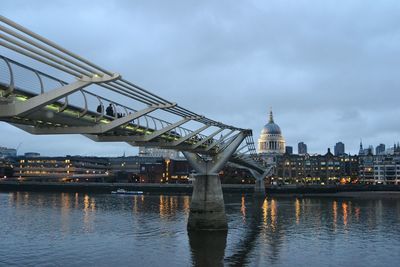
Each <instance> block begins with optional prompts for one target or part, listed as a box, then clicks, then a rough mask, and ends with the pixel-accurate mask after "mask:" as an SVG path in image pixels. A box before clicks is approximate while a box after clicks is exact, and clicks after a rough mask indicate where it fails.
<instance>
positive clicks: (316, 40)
mask: <svg viewBox="0 0 400 267" xmlns="http://www.w3.org/2000/svg"><path fill="white" fill-rule="evenodd" d="M96 3H97V2H96ZM333 3H334V2H324V3H313V4H308V5H307V4H305V3H302V4H296V3H293V4H292V5H290V7H289V6H288V5H285V4H284V3H283V4H280V3H268V5H265V6H264V5H263V4H262V3H258V2H252V3H248V4H246V5H243V4H240V3H234V4H233V3H230V4H229V5H228V4H227V3H224V2H221V3H214V2H203V3H197V4H196V5H192V4H193V3H189V2H188V3H180V2H179V3H178V2H169V3H168V4H165V5H164V6H163V4H162V3H161V4H160V3H158V4H157V6H155V5H154V3H153V2H151V1H149V2H146V3H137V4H135V5H132V4H130V3H128V2H112V1H110V2H103V4H102V5H98V4H96V5H94V4H93V3H91V2H85V3H82V4H80V5H81V6H80V7H81V10H91V13H88V12H76V5H75V4H74V3H64V2H57V1H55V2H51V1H39V2H37V3H36V4H35V6H33V5H32V4H30V3H28V2H23V1H4V3H2V10H3V12H4V13H5V14H7V16H8V17H10V18H11V19H13V20H15V21H17V22H18V23H20V24H23V25H25V26H27V27H29V28H32V29H33V30H35V31H37V32H38V33H40V34H42V35H44V36H45V37H48V38H50V39H53V40H55V41H56V42H58V43H60V44H61V45H62V46H65V47H67V48H69V49H70V50H72V51H74V52H77V53H78V54H81V55H85V56H87V57H88V58H89V59H90V60H93V61H94V62H95V63H98V64H100V65H102V66H107V67H109V68H110V69H112V70H115V71H117V72H121V73H122V74H123V75H124V76H126V77H128V78H129V79H131V80H133V81H136V82H137V83H138V84H140V85H142V86H143V87H145V88H148V89H149V90H151V91H153V92H155V93H157V94H160V95H161V96H163V97H166V98H168V99H170V100H173V101H176V102H178V103H179V104H181V105H182V106H184V107H190V108H191V109H193V110H194V111H196V112H199V113H201V114H204V115H207V116H209V117H212V118H215V119H216V120H218V121H223V122H225V123H227V124H232V125H235V126H239V127H245V128H251V129H253V133H254V139H255V141H256V139H257V138H258V137H259V134H260V131H261V129H262V126H263V125H264V124H265V123H266V122H267V115H268V109H269V108H267V107H269V106H272V107H273V108H274V112H275V119H276V121H277V123H278V124H279V125H280V126H281V128H282V132H283V135H284V136H285V139H286V141H287V144H288V145H291V146H296V144H297V143H298V142H300V141H303V142H304V143H306V144H307V145H308V150H309V152H311V153H313V152H315V153H321V154H322V153H324V152H326V149H327V147H330V148H331V149H332V148H333V146H334V144H335V143H336V142H338V141H342V142H343V143H345V144H346V150H347V152H349V153H351V154H356V153H357V152H358V144H359V140H360V138H363V143H364V144H365V145H366V146H368V145H369V144H372V145H374V147H375V146H376V145H378V144H379V143H384V144H386V145H391V144H393V143H394V142H395V141H396V139H397V138H396V136H397V135H398V131H399V128H398V126H397V125H396V121H395V119H396V118H395V116H393V114H395V113H396V111H398V109H399V108H398V107H397V103H396V99H397V97H398V92H397V91H396V87H395V85H396V84H397V83H398V82H399V80H398V79H399V78H398V77H397V74H396V73H395V69H396V68H395V66H396V64H397V63H398V62H397V59H396V58H394V57H393V56H392V55H393V54H396V52H397V50H398V49H399V48H398V46H396V45H395V44H396V40H397V39H398V34H397V28H396V27H395V25H394V24H393V21H394V20H395V19H396V16H397V15H396V14H397V13H398V11H399V9H400V5H399V4H397V3H396V2H387V4H385V5H365V2H364V1H362V2H361V1H356V2H352V3H351V4H350V3H345V4H343V5H344V6H345V7H346V8H345V9H346V11H344V9H342V8H341V7H339V6H337V5H334V4H333ZM372 3H373V2H372ZM156 7H157V8H156ZM227 7H228V8H227ZM360 9H361V10H362V12H359V10H360ZM64 13H69V14H71V16H72V17H71V19H70V20H69V21H68V22H63V21H62V20H59V19H55V18H59V17H62V15H63V14H64ZM40 14H46V16H42V15H40ZM104 17H106V18H107V19H103V18H104ZM356 17H357V20H356V19H355V18H356ZM298 19H300V20H298ZM49 21H56V23H57V24H56V25H57V26H56V27H54V25H55V24H54V23H49ZM316 22H318V23H316ZM349 22H350V23H349ZM160 25H163V26H162V27H160ZM304 28H307V29H310V31H307V32H305V31H304ZM260 29H262V31H261V32H260ZM383 29H384V31H383ZM382 32H384V33H385V34H383V33H382ZM105 33H106V34H105ZM110 36H111V37H112V38H110ZM348 37H352V38H348ZM114 40H118V41H117V42H114ZM160 40H161V42H160ZM0 51H1V52H2V53H3V51H4V50H0ZM6 55H7V54H6ZM23 60H25V59H23ZM25 62H26V61H25ZM196 91H202V92H203V94H204V96H205V97H203V98H200V99H199V98H198V96H197V95H195V94H194V93H193V92H196ZM210 96H211V97H210ZM217 103H218V104H217ZM205 106H206V107H207V108H204V107H205ZM250 118H251V119H250ZM0 125H1V126H0V127H1V130H2V135H3V137H4V138H7V139H6V140H7V143H4V144H2V145H3V146H7V147H16V146H18V144H19V143H20V142H23V144H22V146H21V148H20V151H21V152H29V151H38V150H41V151H43V154H48V155H65V154H72V155H75V154H82V155H85V154H87V155H93V154H96V155H111V156H113V155H121V154H122V153H123V151H125V152H126V154H127V155H133V154H137V149H132V148H131V147H130V146H129V145H126V144H123V143H102V144H98V143H95V142H92V141H90V140H89V139H87V138H85V137H83V136H33V135H29V134H27V133H23V132H22V131H20V130H18V129H16V128H14V127H12V126H10V125H7V124H5V123H1V124H0ZM71 143H72V144H75V145H73V146H71Z"/></svg>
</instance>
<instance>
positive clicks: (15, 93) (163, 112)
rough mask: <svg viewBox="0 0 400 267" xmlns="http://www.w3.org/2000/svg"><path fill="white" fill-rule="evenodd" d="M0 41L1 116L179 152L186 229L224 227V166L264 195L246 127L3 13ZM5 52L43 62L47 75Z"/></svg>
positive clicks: (35, 130)
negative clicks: (251, 180)
mask: <svg viewBox="0 0 400 267" xmlns="http://www.w3.org/2000/svg"><path fill="white" fill-rule="evenodd" d="M0 46H2V47H3V48H4V51H5V53H4V54H0V121H4V122H7V123H9V124H11V125H14V126H15V127H18V128H20V129H22V130H24V131H26V132H28V133H31V134H37V135H42V134H82V135H85V136H86V137H88V138H89V139H91V140H94V141H96V142H126V143H128V144H130V145H132V146H146V147H158V148H164V149H175V150H178V151H182V153H183V154H184V155H185V157H186V158H187V160H188V161H189V163H190V164H191V166H192V167H193V168H194V169H195V170H196V172H197V175H196V179H195V182H194V185H193V187H194V190H193V196H192V203H191V209H190V214H189V222H188V228H189V229H195V230H202V229H226V227H227V223H226V218H225V210H224V204H223V196H222V189H221V184H220V181H219V178H218V175H217V174H218V172H219V171H220V170H221V169H222V168H223V167H224V166H225V165H226V164H235V165H239V166H241V167H243V168H246V169H248V170H249V171H250V172H251V173H252V174H253V175H254V176H255V178H256V190H257V191H260V192H263V190H264V178H265V176H266V175H268V174H269V173H270V172H271V170H272V167H269V168H267V167H265V166H264V164H263V162H262V161H261V160H260V159H259V158H258V156H257V153H256V149H255V145H254V141H253V136H252V131H251V130H249V129H242V128H238V127H235V126H231V125H227V124H224V123H222V122H218V121H215V120H213V119H210V118H207V117H205V116H203V115H200V114H197V113H195V112H193V111H190V110H188V109H186V108H184V107H182V106H180V105H178V104H177V103H174V102H172V101H169V100H166V99H164V98H162V97H160V96H158V95H156V94H154V93H152V92H150V91H148V90H146V89H144V88H142V87H140V86H138V85H136V84H135V83H133V82H131V81H128V80H126V79H124V78H123V77H122V76H121V75H120V74H119V73H115V72H112V71H109V70H106V69H104V68H102V67H100V66H98V65H96V64H94V63H92V62H90V61H88V60H87V59H85V58H83V57H81V56H78V55H76V54H75V53H73V52H70V51H68V50H67V49H65V48H63V47H61V46H59V45H58V44H56V43H54V42H52V41H50V40H48V39H46V38H44V37H42V36H40V35H38V34H36V33H34V32H32V31H30V30H29V29H27V28H25V27H23V26H21V25H19V24H17V23H15V22H13V21H11V20H10V19H8V18H6V17H4V16H0ZM2 51H3V50H2ZM11 51H12V52H11ZM8 52H11V53H10V54H19V55H22V56H24V58H25V57H27V58H29V59H30V61H31V62H35V64H33V65H35V66H36V65H38V66H44V67H45V69H46V70H47V71H46V73H45V72H43V71H40V70H39V68H38V67H30V66H27V65H25V64H23V63H21V62H18V61H16V60H13V59H11V58H10V56H8ZM6 54H7V56H6ZM36 63H37V64H36ZM49 73H52V74H51V75H50V74H49ZM55 76H57V77H63V79H60V78H56V77H55ZM218 136H220V137H218Z"/></svg>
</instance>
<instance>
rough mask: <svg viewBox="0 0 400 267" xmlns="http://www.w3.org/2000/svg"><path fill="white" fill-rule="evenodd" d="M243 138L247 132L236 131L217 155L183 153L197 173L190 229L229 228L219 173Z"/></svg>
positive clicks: (188, 227)
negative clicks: (234, 135) (202, 155)
mask: <svg viewBox="0 0 400 267" xmlns="http://www.w3.org/2000/svg"><path fill="white" fill-rule="evenodd" d="M244 138H246V134H245V133H243V132H241V133H239V134H237V135H236V137H235V138H233V140H232V141H231V143H230V144H229V145H228V146H227V147H226V148H225V149H224V150H223V151H221V152H219V153H218V154H216V155H214V156H207V157H201V156H200V155H198V154H197V153H192V152H183V154H184V155H185V157H186V159H187V160H188V161H189V163H190V165H191V166H192V167H193V168H194V169H195V170H196V172H197V174H196V175H195V180H194V182H193V194H192V201H191V203H190V211H189V219H188V225H187V229H188V230H224V231H226V230H228V223H227V221H226V214H225V204H224V196H223V194H222V186H221V180H220V178H219V176H218V173H219V172H220V171H221V170H222V168H223V167H224V166H225V164H226V163H227V162H228V160H229V158H230V157H231V156H232V154H233V153H234V152H235V151H236V149H237V148H238V146H239V145H240V144H241V143H242V141H243V140H244Z"/></svg>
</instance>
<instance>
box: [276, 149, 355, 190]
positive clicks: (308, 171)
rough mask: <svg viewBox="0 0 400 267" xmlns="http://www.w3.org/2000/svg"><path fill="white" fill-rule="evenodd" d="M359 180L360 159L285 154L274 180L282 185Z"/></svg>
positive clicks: (279, 163)
mask: <svg viewBox="0 0 400 267" xmlns="http://www.w3.org/2000/svg"><path fill="white" fill-rule="evenodd" d="M357 178H358V157H357V156H350V155H341V156H335V155H333V154H332V153H331V151H330V149H328V152H327V153H326V154H325V155H309V154H302V155H298V154H293V155H290V154H284V155H283V156H281V157H279V158H278V160H277V164H276V171H275V175H274V179H277V180H279V181H281V182H282V183H286V184H288V183H289V184H292V183H302V184H332V183H350V182H352V181H356V180H357Z"/></svg>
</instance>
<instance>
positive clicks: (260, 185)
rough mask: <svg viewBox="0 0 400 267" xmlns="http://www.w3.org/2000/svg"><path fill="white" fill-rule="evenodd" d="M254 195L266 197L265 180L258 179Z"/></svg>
mask: <svg viewBox="0 0 400 267" xmlns="http://www.w3.org/2000/svg"><path fill="white" fill-rule="evenodd" d="M254 193H255V194H258V195H265V183H264V178H262V179H256V183H255V185H254Z"/></svg>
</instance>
